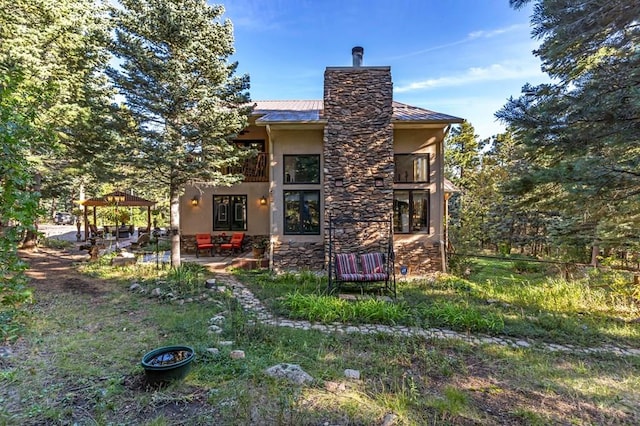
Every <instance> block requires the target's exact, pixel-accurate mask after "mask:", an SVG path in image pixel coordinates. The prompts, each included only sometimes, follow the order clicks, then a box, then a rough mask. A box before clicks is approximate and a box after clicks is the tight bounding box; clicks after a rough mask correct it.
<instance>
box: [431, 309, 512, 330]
mask: <svg viewBox="0 0 640 426" xmlns="http://www.w3.org/2000/svg"><path fill="white" fill-rule="evenodd" d="M420 313H421V316H423V317H424V318H425V319H426V321H427V322H428V323H429V324H430V325H433V326H438V327H448V328H452V329H455V330H463V331H470V332H471V331H472V332H485V333H500V332H502V330H503V329H504V320H503V319H502V316H500V315H498V314H496V313H494V312H490V311H489V312H488V311H486V310H479V309H477V308H475V307H474V306H471V305H469V304H468V303H466V302H463V301H457V302H448V301H447V302H442V303H437V304H433V305H429V306H423V307H421V308H420Z"/></svg>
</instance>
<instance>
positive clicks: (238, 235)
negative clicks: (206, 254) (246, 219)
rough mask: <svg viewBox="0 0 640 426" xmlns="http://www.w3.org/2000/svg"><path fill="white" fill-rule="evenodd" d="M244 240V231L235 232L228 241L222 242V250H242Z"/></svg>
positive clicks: (233, 251)
mask: <svg viewBox="0 0 640 426" xmlns="http://www.w3.org/2000/svg"><path fill="white" fill-rule="evenodd" d="M243 241H244V232H234V233H233V234H232V235H231V240H230V241H229V242H228V243H222V244H220V251H222V250H230V251H231V252H232V253H235V252H241V251H242V242H243Z"/></svg>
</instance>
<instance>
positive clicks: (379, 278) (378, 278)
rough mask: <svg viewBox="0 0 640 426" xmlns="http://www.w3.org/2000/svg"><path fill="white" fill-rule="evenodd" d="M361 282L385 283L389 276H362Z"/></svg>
mask: <svg viewBox="0 0 640 426" xmlns="http://www.w3.org/2000/svg"><path fill="white" fill-rule="evenodd" d="M362 278H363V281H386V280H387V278H389V276H388V275H387V274H385V273H380V274H362Z"/></svg>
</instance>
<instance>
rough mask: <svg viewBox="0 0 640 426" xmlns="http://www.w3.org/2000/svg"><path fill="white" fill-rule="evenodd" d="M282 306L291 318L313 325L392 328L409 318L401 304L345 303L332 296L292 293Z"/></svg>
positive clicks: (365, 301)
mask: <svg viewBox="0 0 640 426" xmlns="http://www.w3.org/2000/svg"><path fill="white" fill-rule="evenodd" d="M282 306H283V308H284V310H285V311H286V312H287V314H288V315H289V316H290V317H292V318H298V319H305V320H308V321H313V322H323V323H330V322H335V321H339V322H343V323H347V322H348V323H367V322H372V323H380V324H390V325H395V324H398V323H406V322H407V320H409V319H410V318H411V314H410V312H409V310H408V309H407V307H406V306H405V305H404V304H402V303H389V302H385V301H381V300H376V299H365V300H358V301H348V300H344V299H339V298H337V297H334V296H326V295H319V294H302V293H300V292H297V291H296V292H293V293H289V294H287V295H286V296H285V297H284V299H283V300H282Z"/></svg>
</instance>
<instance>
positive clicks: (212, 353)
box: [207, 348, 220, 355]
mask: <svg viewBox="0 0 640 426" xmlns="http://www.w3.org/2000/svg"><path fill="white" fill-rule="evenodd" d="M207 352H209V353H210V354H211V355H218V354H219V353H220V350H219V349H218V348H207Z"/></svg>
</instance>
